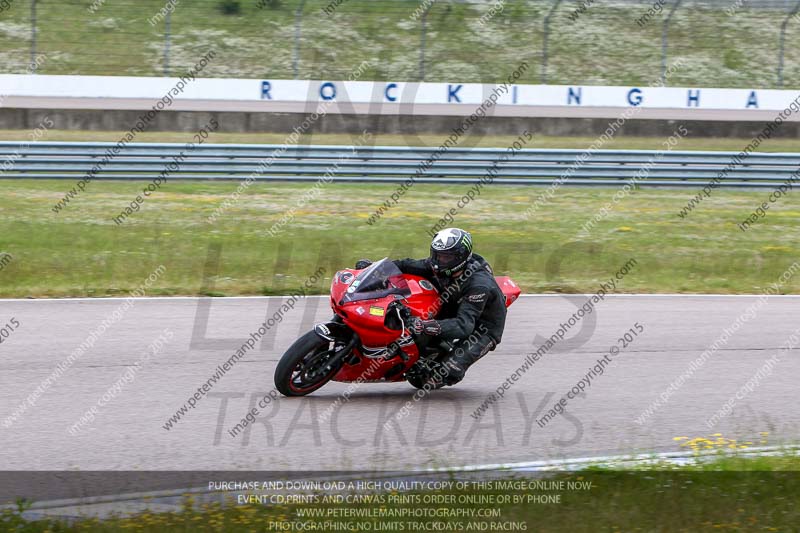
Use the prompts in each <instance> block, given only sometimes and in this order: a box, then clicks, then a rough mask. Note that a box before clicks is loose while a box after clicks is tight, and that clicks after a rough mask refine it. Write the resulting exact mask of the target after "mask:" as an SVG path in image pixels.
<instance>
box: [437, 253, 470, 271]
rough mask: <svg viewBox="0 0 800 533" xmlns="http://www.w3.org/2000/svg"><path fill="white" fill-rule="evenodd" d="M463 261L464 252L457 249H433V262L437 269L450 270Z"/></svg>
mask: <svg viewBox="0 0 800 533" xmlns="http://www.w3.org/2000/svg"><path fill="white" fill-rule="evenodd" d="M462 261H464V257H463V254H460V253H458V251H456V250H431V263H432V264H433V266H434V267H436V269H437V270H450V269H451V268H453V267H455V266H458V264H459V263H461V262H462Z"/></svg>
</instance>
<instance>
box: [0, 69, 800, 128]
mask: <svg viewBox="0 0 800 533" xmlns="http://www.w3.org/2000/svg"><path fill="white" fill-rule="evenodd" d="M175 81H176V80H175V79H173V78H145V77H127V76H46V75H35V76H32V75H16V74H5V75H0V94H5V95H8V96H7V99H6V101H4V102H3V106H5V107H23V108H24V107H30V108H36V107H52V106H54V105H57V107H58V108H61V109H63V108H86V107H87V106H88V107H89V108H94V109H139V108H140V107H142V106H146V105H147V101H148V100H152V99H155V98H160V97H161V95H163V93H164V91H165V90H166V89H168V88H169V87H171V86H172V85H174V83H175ZM498 88H501V89H503V90H501V91H498V90H497V89H498ZM493 93H494V94H495V95H496V97H495V99H496V105H495V112H494V115H496V116H562V115H563V116H598V117H600V116H605V114H608V113H610V112H611V111H615V112H618V110H620V109H625V108H632V107H638V108H641V110H642V112H644V111H645V110H652V111H658V112H660V113H659V115H658V116H655V117H654V116H653V115H652V113H651V114H650V116H649V117H647V115H645V114H643V115H642V118H671V116H672V115H674V114H675V112H680V113H679V114H680V115H681V118H687V117H695V116H697V117H698V118H699V117H700V116H701V115H703V113H709V112H712V113H716V114H717V115H719V116H718V117H717V118H720V119H723V120H724V119H725V118H726V116H725V113H726V112H729V113H730V114H731V115H734V114H735V119H736V120H748V119H749V118H752V119H753V120H759V119H760V118H761V116H763V115H762V114H763V112H766V111H780V110H782V109H784V107H786V106H787V105H788V104H789V103H790V102H792V101H793V100H794V99H795V98H797V96H798V94H800V91H797V90H773V89H757V88H748V89H717V88H702V87H701V88H697V87H645V86H642V87H625V86H596V85H571V86H570V85H516V84H507V83H500V84H479V83H416V82H401V81H388V82H383V81H381V82H377V81H325V80H322V81H319V80H317V81H314V80H246V79H217V78H203V79H200V78H198V79H197V80H196V81H195V82H194V83H193V84H192V85H191V86H190V87H187V89H186V91H185V92H184V93H183V94H181V95H180V96H178V97H176V98H175V105H174V106H173V109H174V110H203V111H265V112H270V111H272V112H311V111H314V110H315V109H316V108H317V107H318V106H319V105H321V104H325V106H326V112H327V113H373V114H409V115H462V114H464V113H468V112H469V110H471V109H473V108H474V107H475V105H479V104H480V103H481V102H482V101H484V100H485V99H486V98H487V97H488V96H489V95H490V94H493ZM748 113H749V115H748ZM671 114H672V115H671ZM661 115H663V116H661ZM732 119H733V118H731V120H732Z"/></svg>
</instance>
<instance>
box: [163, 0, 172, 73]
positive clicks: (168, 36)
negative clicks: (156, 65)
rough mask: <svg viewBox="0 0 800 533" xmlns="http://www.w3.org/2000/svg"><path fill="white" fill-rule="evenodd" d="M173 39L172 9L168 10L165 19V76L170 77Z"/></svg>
mask: <svg viewBox="0 0 800 533" xmlns="http://www.w3.org/2000/svg"><path fill="white" fill-rule="evenodd" d="M171 41H172V11H167V16H166V18H165V19H164V76H167V77H169V72H170V68H169V54H170V43H171Z"/></svg>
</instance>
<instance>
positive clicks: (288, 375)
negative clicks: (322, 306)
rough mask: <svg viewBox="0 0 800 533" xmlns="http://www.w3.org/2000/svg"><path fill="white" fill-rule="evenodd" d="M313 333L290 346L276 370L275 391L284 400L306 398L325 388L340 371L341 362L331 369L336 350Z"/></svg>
mask: <svg viewBox="0 0 800 533" xmlns="http://www.w3.org/2000/svg"><path fill="white" fill-rule="evenodd" d="M331 344H332V343H331V342H330V341H327V340H325V339H323V338H322V337H320V336H319V335H317V334H316V333H314V332H313V331H309V332H308V333H306V334H305V335H303V336H302V337H300V338H299V339H297V340H296V341H294V344H292V345H291V346H290V347H289V349H288V350H286V353H285V354H283V357H281V360H280V361H278V366H277V368H276V369H275V388H276V389H278V391H279V392H280V393H281V394H283V395H284V396H305V395H306V394H310V393H312V392H314V391H315V390H317V389H318V388H320V387H322V386H323V385H325V384H326V383H327V382H329V381H330V380H331V378H333V376H335V375H336V373H337V372H338V371H339V369H340V368H341V367H342V364H343V362H344V358H340V359H339V363H338V364H335V365H334V366H332V367H329V366H328V365H327V363H328V361H330V359H331V358H332V357H333V356H334V349H335V346H333V347H332V346H331Z"/></svg>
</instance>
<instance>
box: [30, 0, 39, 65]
mask: <svg viewBox="0 0 800 533" xmlns="http://www.w3.org/2000/svg"><path fill="white" fill-rule="evenodd" d="M38 68H39V64H38V62H37V61H36V0H31V64H30V66H29V68H28V71H29V72H30V73H31V74H36V71H37V70H38Z"/></svg>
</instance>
